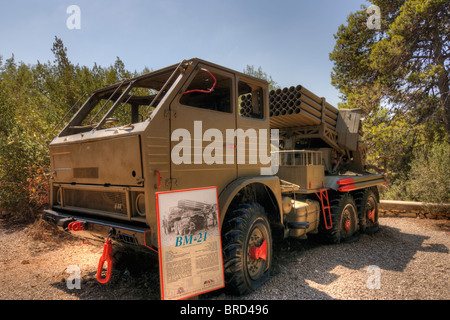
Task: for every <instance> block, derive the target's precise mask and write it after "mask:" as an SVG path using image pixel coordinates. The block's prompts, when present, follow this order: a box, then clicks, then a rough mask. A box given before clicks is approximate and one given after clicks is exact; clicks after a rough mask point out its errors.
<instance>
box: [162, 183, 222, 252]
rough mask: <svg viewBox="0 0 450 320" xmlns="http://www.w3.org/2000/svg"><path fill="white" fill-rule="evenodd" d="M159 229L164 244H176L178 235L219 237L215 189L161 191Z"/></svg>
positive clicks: (201, 237)
mask: <svg viewBox="0 0 450 320" xmlns="http://www.w3.org/2000/svg"><path fill="white" fill-rule="evenodd" d="M158 209H159V232H160V236H161V245H162V246H163V247H166V246H172V245H176V241H177V239H180V237H183V236H188V235H193V236H194V237H200V238H199V239H197V238H194V239H195V240H199V241H198V243H200V242H201V240H205V239H206V237H213V236H214V237H215V236H218V235H219V234H218V230H219V229H218V228H217V225H218V210H217V191H216V189H215V188H205V189H196V190H186V191H179V192H168V193H161V194H159V195H158Z"/></svg>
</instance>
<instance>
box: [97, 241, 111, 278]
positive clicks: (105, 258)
mask: <svg viewBox="0 0 450 320" xmlns="http://www.w3.org/2000/svg"><path fill="white" fill-rule="evenodd" d="M111 252H112V245H111V239H110V238H109V237H108V238H106V241H105V244H104V245H103V254H102V256H101V258H100V261H99V262H98V267H97V281H98V282H100V283H103V284H105V283H108V282H109V280H110V279H111V274H112V265H113V260H112V255H111ZM105 262H106V265H107V269H106V277H105V278H102V270H103V265H104V264H105Z"/></svg>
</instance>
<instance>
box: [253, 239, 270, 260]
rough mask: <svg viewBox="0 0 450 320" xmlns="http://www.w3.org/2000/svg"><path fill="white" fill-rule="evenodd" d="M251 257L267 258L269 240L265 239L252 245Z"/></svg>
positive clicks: (255, 258)
mask: <svg viewBox="0 0 450 320" xmlns="http://www.w3.org/2000/svg"><path fill="white" fill-rule="evenodd" d="M250 258H251V259H253V260H258V259H263V260H267V241H266V239H264V241H263V243H262V244H261V245H260V246H259V247H257V246H251V247H250Z"/></svg>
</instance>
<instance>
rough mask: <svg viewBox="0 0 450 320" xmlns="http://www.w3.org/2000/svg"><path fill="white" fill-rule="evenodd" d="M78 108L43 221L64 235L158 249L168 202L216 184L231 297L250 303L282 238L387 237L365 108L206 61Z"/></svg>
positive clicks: (53, 151) (130, 82) (63, 140)
mask: <svg viewBox="0 0 450 320" xmlns="http://www.w3.org/2000/svg"><path fill="white" fill-rule="evenodd" d="M79 103H81V107H79V109H78V111H77V112H75V113H74V115H73V117H72V118H71V119H70V121H68V123H67V124H66V125H65V127H64V128H63V129H62V130H60V132H59V134H58V135H57V136H56V137H55V138H54V140H53V141H52V142H51V143H50V146H49V148H50V158H51V167H52V176H51V195H50V209H48V210H46V211H45V214H44V218H45V219H46V220H48V221H51V222H53V223H55V224H56V225H58V226H59V227H61V228H62V229H65V230H69V231H71V232H72V231H73V232H82V233H83V234H84V235H85V236H90V237H92V238H93V239H98V240H101V241H104V239H105V238H108V239H111V240H112V241H113V243H117V244H119V243H120V244H125V245H127V246H133V247H135V248H141V249H144V250H147V251H149V252H151V251H157V250H158V221H157V219H158V217H157V213H156V204H155V193H156V192H161V191H170V190H182V189H191V188H202V187H210V186H216V187H217V190H218V210H219V226H220V228H221V235H222V247H223V252H222V253H223V263H224V274H225V280H226V288H229V289H232V290H234V291H235V292H236V293H237V294H247V293H249V292H251V291H253V290H255V289H256V288H257V287H258V286H259V285H261V284H262V283H264V282H265V281H266V280H267V279H268V278H269V275H270V271H271V268H272V264H273V254H274V253H273V243H274V241H283V240H285V239H287V238H289V237H293V238H299V239H306V238H307V237H308V235H310V234H316V235H317V236H319V237H321V238H323V239H325V240H326V241H327V242H330V243H339V242H342V241H346V240H347V239H351V238H352V237H354V236H355V235H357V234H358V233H361V232H371V231H372V230H374V229H376V228H377V227H378V202H379V195H378V191H377V186H379V185H380V184H383V183H384V177H383V176H382V175H377V174H369V173H368V172H366V171H365V167H364V159H365V152H366V147H365V145H364V143H363V142H361V141H360V127H361V126H360V121H361V113H360V111H359V110H338V109H336V108H335V107H333V106H331V105H330V104H329V103H328V102H327V101H326V100H325V99H324V98H320V97H318V96H317V95H315V94H313V93H312V92H310V91H309V90H307V89H306V88H304V87H303V86H292V87H286V88H283V89H278V90H269V85H268V83H267V82H266V81H264V80H260V79H257V78H254V77H251V76H249V75H246V74H243V73H240V72H236V71H233V70H230V69H228V68H225V67H222V66H219V65H216V64H213V63H210V62H207V61H204V60H201V59H197V58H194V59H189V60H184V61H182V62H180V63H178V64H175V65H173V66H170V67H167V68H163V69H161V70H157V71H152V72H150V73H146V74H143V75H141V76H138V77H135V78H132V79H124V80H123V81H121V82H120V83H116V84H114V85H110V86H107V87H105V88H102V89H99V90H97V91H95V92H93V93H92V94H91V95H90V96H89V97H88V98H87V100H86V101H84V102H81V100H80V102H79ZM76 107H78V104H77V105H76V106H74V108H76ZM224 137H226V139H224ZM255 150H257V152H255ZM255 155H256V156H255ZM258 156H259V157H258ZM255 159H256V160H255ZM268 159H269V160H270V161H268ZM258 160H260V161H258ZM262 160H264V161H262Z"/></svg>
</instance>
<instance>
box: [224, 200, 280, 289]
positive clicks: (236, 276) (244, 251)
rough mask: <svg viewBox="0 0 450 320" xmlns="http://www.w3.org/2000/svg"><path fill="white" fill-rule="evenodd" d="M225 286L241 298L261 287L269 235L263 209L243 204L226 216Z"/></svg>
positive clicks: (267, 269) (269, 259) (269, 252)
mask: <svg viewBox="0 0 450 320" xmlns="http://www.w3.org/2000/svg"><path fill="white" fill-rule="evenodd" d="M222 246H223V257H224V272H225V281H226V287H227V288H228V289H230V290H232V291H233V292H234V293H236V294H239V295H242V294H247V293H250V292H251V291H253V290H255V289H256V288H258V287H259V286H260V285H262V284H263V283H264V282H265V281H266V280H267V279H268V278H269V274H270V269H271V267H272V250H273V249H272V235H271V230H270V224H269V221H268V219H267V216H266V215H265V212H264V208H263V207H262V206H261V205H259V204H257V203H244V204H241V205H240V206H239V207H238V208H237V209H235V210H233V211H232V212H230V213H228V214H227V218H226V220H225V222H224V224H223V227H222Z"/></svg>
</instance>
